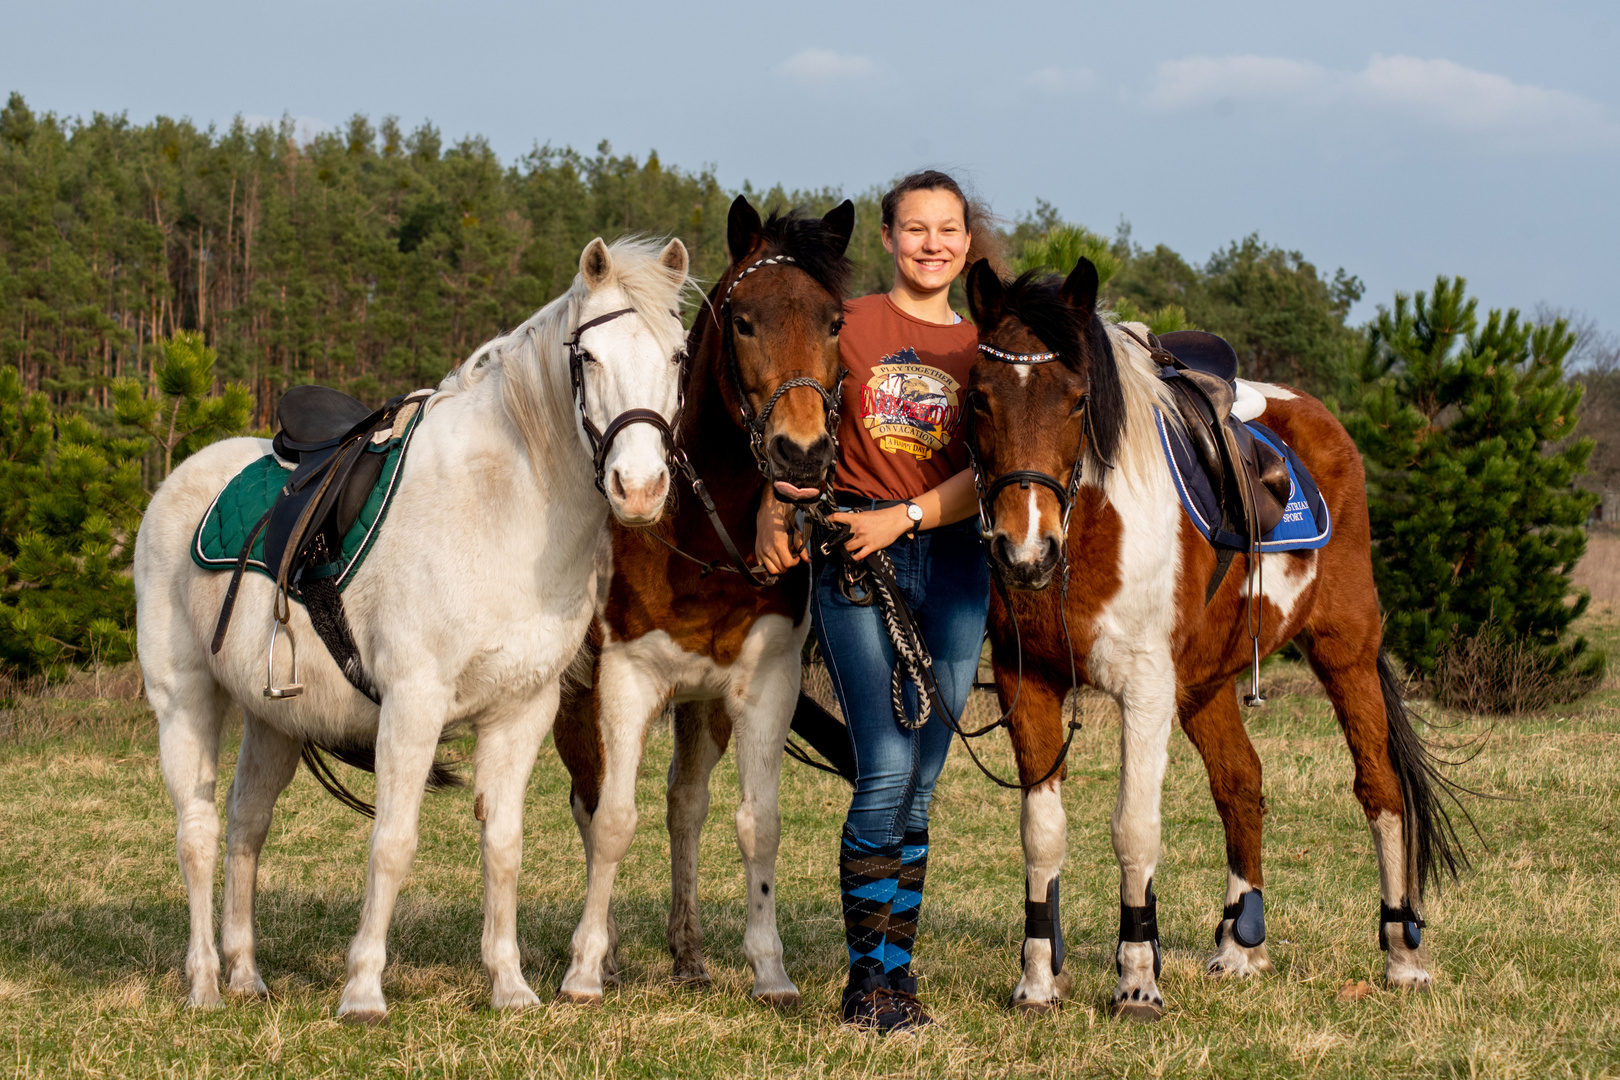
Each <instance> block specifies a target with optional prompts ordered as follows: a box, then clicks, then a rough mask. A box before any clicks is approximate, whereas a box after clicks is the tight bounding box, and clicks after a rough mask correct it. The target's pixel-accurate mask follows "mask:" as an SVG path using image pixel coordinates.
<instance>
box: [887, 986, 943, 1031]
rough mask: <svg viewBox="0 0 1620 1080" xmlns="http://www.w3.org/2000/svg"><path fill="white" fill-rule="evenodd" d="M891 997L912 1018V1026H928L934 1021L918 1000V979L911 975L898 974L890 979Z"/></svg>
mask: <svg viewBox="0 0 1620 1080" xmlns="http://www.w3.org/2000/svg"><path fill="white" fill-rule="evenodd" d="M889 987H890V989H889V997H890V998H892V999H893V1000H894V1003H895V1005H896V1006H898V1007H899V1008H900V1009H902V1010H903V1011H904V1012H905V1014H906V1015H907V1016H908V1017H910V1018H911V1025H910V1026H911V1027H914V1028H922V1027H927V1026H928V1025H929V1024H932V1023H933V1022H934V1018H933V1017H932V1016H929V1015H928V1012H927V1010H925V1009H924V1008H923V1007H922V1002H920V1001H918V1000H917V980H916V979H915V978H913V977H911V976H909V975H897V976H895V977H894V978H891V979H890V980H889Z"/></svg>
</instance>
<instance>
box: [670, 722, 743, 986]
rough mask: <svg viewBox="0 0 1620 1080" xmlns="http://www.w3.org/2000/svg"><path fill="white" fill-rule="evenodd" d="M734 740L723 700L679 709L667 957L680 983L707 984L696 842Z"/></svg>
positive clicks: (673, 778)
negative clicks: (718, 769)
mask: <svg viewBox="0 0 1620 1080" xmlns="http://www.w3.org/2000/svg"><path fill="white" fill-rule="evenodd" d="M730 738H731V716H730V715H729V714H728V713H727V712H726V709H725V706H724V704H723V703H722V702H719V701H685V702H682V703H680V704H679V705H677V706H675V753H674V756H673V757H671V758H670V762H669V794H668V798H667V806H668V809H667V812H666V817H665V821H666V823H667V824H668V826H669V863H670V888H669V953H670V955H671V956H672V957H674V958H675V968H674V971H673V972H672V977H673V978H674V980H675V981H676V982H678V983H682V984H686V985H701V984H703V983H707V982H708V981H709V971H708V968H706V967H705V966H704V964H703V925H702V922H701V920H700V919H699V916H698V840H699V839H700V837H701V836H702V833H703V821H704V819H705V818H706V817H708V814H709V775H710V774H711V773H712V772H713V771H714V767H715V765H716V764H717V763H718V762H719V761H720V756H721V755H722V754H724V753H725V752H726V743H727V742H728V741H729V740H730Z"/></svg>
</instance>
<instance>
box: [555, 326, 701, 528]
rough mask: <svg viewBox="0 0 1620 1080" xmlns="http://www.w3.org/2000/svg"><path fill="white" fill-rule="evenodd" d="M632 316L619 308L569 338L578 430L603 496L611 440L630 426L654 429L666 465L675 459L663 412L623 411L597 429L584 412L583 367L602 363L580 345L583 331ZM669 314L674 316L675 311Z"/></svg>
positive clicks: (670, 430) (671, 434)
mask: <svg viewBox="0 0 1620 1080" xmlns="http://www.w3.org/2000/svg"><path fill="white" fill-rule="evenodd" d="M634 314H636V309H635V308H620V309H618V310H617V311H610V312H608V313H607V314H606V315H598V316H597V317H596V318H594V319H591V320H590V321H589V322H583V323H580V324H579V326H578V328H576V329H575V330H574V333H573V335H572V336H571V337H569V339H568V381H569V382H570V383H571V384H573V391H574V403H575V404H576V405H577V406H578V407H579V423H580V427H582V428H583V429H584V430H585V438H586V439H587V440H588V441H589V442H590V444H591V464H592V466H593V467H594V469H595V470H596V490H597V491H600V492H601V493H602V494H603V495H604V496H605V495H607V485H606V483H605V477H604V476H603V473H604V471H605V469H606V468H607V456H608V452H609V451H611V450H612V449H613V440H614V439H616V438H618V437H619V433H620V432H622V431H623V430H624V429H625V428H627V427H629V426H630V425H631V424H650V425H652V426H653V427H655V428H657V429H658V434H659V435H660V436H661V437H662V438H663V440H664V461H665V464H667V465H670V466H671V467H673V465H674V460H675V431H674V427H673V425H672V424H671V422H670V421H668V420H665V419H664V416H663V414H662V413H660V412H657V411H656V410H653V409H626V410H625V411H624V412H622V413H620V414H619V415H617V416H615V417H614V418H613V419H612V420H609V421H608V425H607V427H606V428H598V427H597V426H596V423H595V421H593V420H592V419H591V416H590V413H589V412H587V411H586V409H585V365H586V363H600V362H601V361H599V360H597V359H596V357H594V356H592V355H591V351H590V350H589V349H587V348H585V347H584V346H583V345H581V344H580V341H579V339H580V338H581V337H582V336H583V335H584V333H585V331H587V330H589V329H591V328H592V327H593V326H601V325H602V324H603V323H607V322H612V321H613V320H614V319H617V318H618V317H619V316H621V315H634ZM670 314H672V315H673V314H674V312H671V313H670ZM685 355H686V353H685V351H684V350H676V352H675V355H674V356H673V357H672V358H671V360H672V361H673V362H674V363H675V364H677V365H678V364H680V363H681V361H682V360H683V359H684V358H685ZM680 415H681V410H680V406H679V405H677V406H676V408H675V423H679V422H680Z"/></svg>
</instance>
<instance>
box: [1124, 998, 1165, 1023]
mask: <svg viewBox="0 0 1620 1080" xmlns="http://www.w3.org/2000/svg"><path fill="white" fill-rule="evenodd" d="M1113 1011H1114V1018H1115V1019H1116V1020H1135V1021H1137V1022H1138V1023H1142V1024H1154V1023H1157V1022H1158V1021H1160V1020H1162V1019H1164V999H1163V998H1155V999H1154V1000H1151V1001H1148V1000H1138V1001H1132V1000H1130V999H1129V998H1124V999H1117V1000H1115V1002H1114V1009H1113Z"/></svg>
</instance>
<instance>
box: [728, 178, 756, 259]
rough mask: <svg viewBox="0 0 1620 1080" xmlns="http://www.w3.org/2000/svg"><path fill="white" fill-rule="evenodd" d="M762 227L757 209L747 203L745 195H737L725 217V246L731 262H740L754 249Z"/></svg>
mask: <svg viewBox="0 0 1620 1080" xmlns="http://www.w3.org/2000/svg"><path fill="white" fill-rule="evenodd" d="M763 229H764V226H763V225H762V224H760V220H759V211H758V210H755V209H754V208H753V207H752V206H750V205H749V204H748V198H747V196H744V195H739V196H737V198H736V199H735V201H733V202H732V204H731V214H730V216H729V217H728V218H727V219H726V247H727V248H729V249H730V250H731V261H732V262H734V263H738V262H742V261H743V257H744V256H745V255H747V254H748V253H749V252H750V251H753V250H754V245H755V244H757V243H758V242H759V234H760V232H762V231H763Z"/></svg>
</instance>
